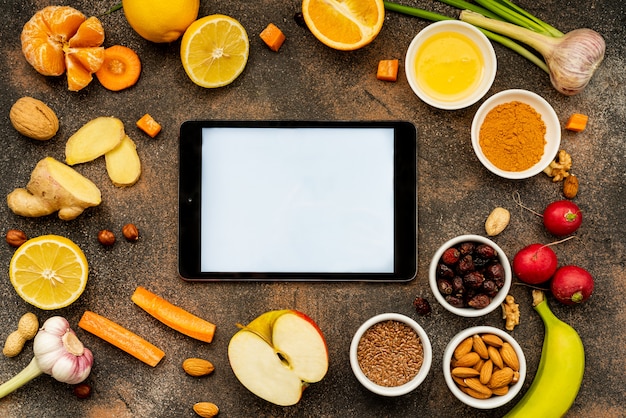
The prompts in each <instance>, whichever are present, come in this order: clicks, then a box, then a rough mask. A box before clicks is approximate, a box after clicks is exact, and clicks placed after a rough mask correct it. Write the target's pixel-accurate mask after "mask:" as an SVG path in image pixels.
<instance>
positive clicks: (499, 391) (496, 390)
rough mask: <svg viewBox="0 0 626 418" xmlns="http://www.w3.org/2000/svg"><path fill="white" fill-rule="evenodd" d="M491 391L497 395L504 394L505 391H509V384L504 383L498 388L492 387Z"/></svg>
mask: <svg viewBox="0 0 626 418" xmlns="http://www.w3.org/2000/svg"><path fill="white" fill-rule="evenodd" d="M491 393H493V394H494V395H498V396H503V395H506V394H507V393H509V386H508V385H504V386H500V387H499V388H493V389H491Z"/></svg>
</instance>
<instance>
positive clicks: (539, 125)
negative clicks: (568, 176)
mask: <svg viewBox="0 0 626 418" xmlns="http://www.w3.org/2000/svg"><path fill="white" fill-rule="evenodd" d="M471 135H472V146H473V148H474V152H475V153H476V156H477V157H478V159H479V160H480V162H481V163H482V164H483V165H484V166H485V167H486V168H487V169H488V170H489V171H491V172H492V173H494V174H497V175H498V176H500V177H504V178H508V179H526V178H529V177H532V176H534V175H536V174H538V173H540V172H542V171H543V170H544V169H545V168H546V167H547V166H548V165H550V163H551V162H552V161H553V160H554V159H555V158H556V155H557V152H558V151H559V147H560V145H561V125H560V123H559V118H558V116H557V114H556V112H555V111H554V109H553V108H552V106H551V105H550V103H548V102H547V101H546V100H545V99H544V98H543V97H541V96H539V95H538V94H536V93H533V92H531V91H528V90H521V89H511V90H504V91H501V92H499V93H496V94H494V95H493V96H491V97H489V98H488V99H487V100H485V102H484V103H483V104H482V105H481V106H480V107H479V108H478V111H476V115H475V116H474V120H473V121H472V130H471Z"/></svg>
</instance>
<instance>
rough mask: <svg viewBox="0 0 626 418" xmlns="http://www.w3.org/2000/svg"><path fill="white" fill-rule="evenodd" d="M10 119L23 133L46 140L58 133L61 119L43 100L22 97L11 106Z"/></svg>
mask: <svg viewBox="0 0 626 418" xmlns="http://www.w3.org/2000/svg"><path fill="white" fill-rule="evenodd" d="M9 119H11V124H12V125H13V127H14V128H15V129H16V130H17V131H18V132H19V133H21V134H22V135H24V136H27V137H29V138H32V139H37V140H39V141H45V140H48V139H50V138H52V137H53V136H54V135H56V133H57V131H58V130H59V120H58V119H57V116H56V114H55V113H54V111H53V110H52V109H50V108H49V107H48V105H46V104H45V103H44V102H42V101H41V100H37V99H34V98H32V97H22V98H20V99H18V100H17V101H16V102H15V104H14V105H13V106H12V107H11V111H10V112H9Z"/></svg>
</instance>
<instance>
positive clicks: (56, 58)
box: [21, 6, 104, 91]
mask: <svg viewBox="0 0 626 418" xmlns="http://www.w3.org/2000/svg"><path fill="white" fill-rule="evenodd" d="M21 41H22V52H23V53H24V57H25V58H26V60H27V61H28V63H29V64H30V65H32V66H33V68H35V70H37V71H38V72H39V73H40V74H43V75H46V76H59V75H62V74H63V73H65V72H67V82H68V88H69V89H70V90H72V91H77V90H80V89H82V88H84V87H86V86H87V85H88V84H89V83H90V82H91V80H92V79H93V77H92V74H93V73H94V72H95V71H97V70H98V69H99V68H100V66H101V65H102V63H103V62H104V48H103V47H102V46H101V45H102V43H103V42H104V29H103V28H102V24H101V23H100V20H98V18H96V17H93V16H92V17H90V18H89V19H87V18H86V17H85V15H84V14H82V13H81V12H80V11H78V10H76V9H74V8H72V7H69V6H48V7H45V8H44V9H42V10H39V11H38V12H37V13H35V14H34V15H33V17H32V18H31V19H30V20H29V21H28V22H26V24H25V25H24V28H23V29H22V35H21Z"/></svg>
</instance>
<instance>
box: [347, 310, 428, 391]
mask: <svg viewBox="0 0 626 418" xmlns="http://www.w3.org/2000/svg"><path fill="white" fill-rule="evenodd" d="M389 320H392V321H399V322H403V323H405V324H407V325H409V326H410V327H411V328H413V330H414V331H415V332H416V333H417V336H418V337H419V339H420V341H421V343H422V348H423V360H422V367H421V368H420V370H419V371H418V373H417V375H416V376H415V377H414V378H413V379H412V380H411V381H409V382H407V383H405V384H403V385H400V386H381V385H378V384H376V383H374V382H372V381H371V380H370V379H369V378H368V377H367V376H366V375H365V373H363V370H361V366H360V365H359V361H358V358H357V348H358V345H359V341H361V337H363V334H364V333H365V331H367V330H368V329H369V328H370V327H371V326H373V325H374V324H376V323H379V322H384V321H389ZM432 358H433V352H432V347H431V345H430V340H429V339H428V335H427V334H426V332H425V331H424V329H423V328H422V327H421V326H420V325H419V324H418V323H417V322H415V321H414V320H413V319H411V318H409V317H408V316H405V315H402V314H398V313H383V314H379V315H376V316H374V317H372V318H370V319H368V320H367V321H365V322H364V323H363V325H361V326H360V327H359V329H358V330H357V332H356V333H355V334H354V337H353V338H352V343H351V344H350V366H351V367H352V371H353V372H354V375H355V376H356V378H357V380H358V381H359V382H360V383H361V384H362V385H363V386H364V387H365V388H367V389H368V390H370V391H371V392H373V393H376V394H378V395H382V396H390V397H392V396H401V395H404V394H407V393H409V392H411V391H413V390H414V389H415V388H417V387H418V386H419V385H420V384H421V383H422V382H423V381H424V379H425V378H426V376H427V375H428V372H429V371H430V366H431V364H432Z"/></svg>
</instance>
